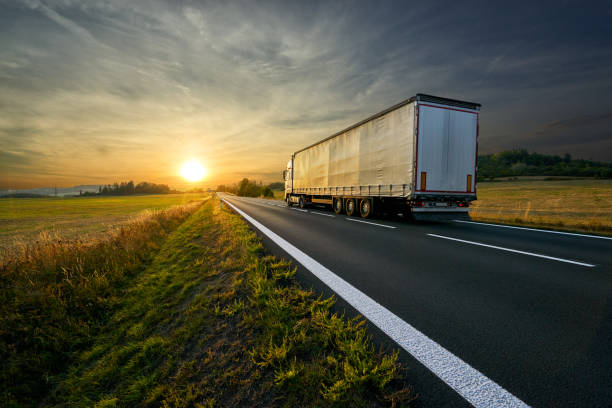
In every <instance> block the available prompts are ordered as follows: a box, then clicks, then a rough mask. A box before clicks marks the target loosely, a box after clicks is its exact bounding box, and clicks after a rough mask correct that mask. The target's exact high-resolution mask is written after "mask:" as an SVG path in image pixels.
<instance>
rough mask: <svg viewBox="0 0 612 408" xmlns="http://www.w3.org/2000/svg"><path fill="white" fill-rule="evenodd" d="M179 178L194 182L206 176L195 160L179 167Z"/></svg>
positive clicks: (203, 169) (202, 167)
mask: <svg viewBox="0 0 612 408" xmlns="http://www.w3.org/2000/svg"><path fill="white" fill-rule="evenodd" d="M181 176H183V178H185V179H186V180H187V181H191V182H196V181H200V180H202V179H203V178H204V177H205V176H206V169H205V168H204V166H202V165H201V164H200V162H199V161H197V160H190V161H188V162H186V163H185V164H183V167H181Z"/></svg>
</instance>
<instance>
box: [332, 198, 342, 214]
mask: <svg viewBox="0 0 612 408" xmlns="http://www.w3.org/2000/svg"><path fill="white" fill-rule="evenodd" d="M343 204H344V203H343V202H342V198H340V197H334V212H335V213H336V214H342V210H344V205H343Z"/></svg>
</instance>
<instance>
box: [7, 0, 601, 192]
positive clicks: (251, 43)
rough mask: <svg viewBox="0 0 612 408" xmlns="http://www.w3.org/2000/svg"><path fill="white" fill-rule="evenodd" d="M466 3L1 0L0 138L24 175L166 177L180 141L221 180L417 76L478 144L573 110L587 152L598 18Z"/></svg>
mask: <svg viewBox="0 0 612 408" xmlns="http://www.w3.org/2000/svg"><path fill="white" fill-rule="evenodd" d="M473 6H474V5H471V6H470V5H467V6H464V5H458V4H455V3H452V2H449V3H445V4H434V5H431V4H425V3H423V4H411V5H407V4H405V3H404V2H387V3H386V4H385V5H376V6H374V5H368V4H365V3H358V4H355V3H344V2H332V3H329V2H320V3H319V2H312V3H308V4H307V5H306V4H302V3H291V2H278V3H275V2H226V3H217V2H212V3H197V2H165V1H146V2H145V1H138V0H135V1H130V2H123V1H118V0H109V1H106V2H93V3H92V2H76V1H74V2H73V1H64V0H63V1H44V2H42V1H35V0H31V1H28V2H27V3H26V5H25V6H23V4H21V3H14V4H9V5H8V6H7V7H6V8H5V10H4V11H5V12H3V13H0V129H5V131H4V133H0V142H3V143H4V142H11V143H18V144H19V145H20V146H22V148H23V149H25V150H29V151H31V152H32V153H27V152H25V150H24V151H23V155H24V157H25V158H27V157H30V156H29V155H31V157H36V160H31V161H30V162H29V163H30V164H29V165H30V166H31V167H32V169H38V170H37V171H35V172H36V173H37V174H42V173H48V174H51V173H53V174H64V175H65V177H69V176H70V175H71V174H74V175H75V178H78V177H81V178H93V177H94V176H96V175H100V174H103V175H106V176H107V177H108V178H109V179H108V180H107V181H108V182H112V181H114V180H113V179H112V178H113V177H129V178H137V176H140V177H141V178H142V179H148V180H151V181H156V180H158V181H160V180H162V179H166V180H171V181H172V182H178V180H177V179H176V178H173V177H174V173H175V170H174V167H175V165H176V163H180V161H182V160H185V159H186V158H187V157H191V156H194V155H195V156H198V157H201V159H202V160H205V161H207V162H209V163H210V167H211V168H212V167H214V169H212V171H211V173H212V174H215V177H217V178H218V180H211V182H214V181H219V182H230V181H232V180H231V178H232V177H235V175H236V174H242V173H243V174H245V175H248V174H250V172H258V174H261V175H263V176H265V175H269V176H270V177H272V175H276V174H277V173H278V169H279V168H280V169H282V167H283V166H284V165H285V163H286V160H287V157H288V155H289V154H290V153H291V152H292V151H295V150H297V149H298V148H300V147H303V146H305V145H308V144H310V143H312V142H314V141H316V140H318V139H321V138H323V137H326V136H328V135H329V134H332V133H334V132H336V131H338V130H340V129H342V128H344V127H346V126H347V125H350V124H352V123H355V122H357V121H359V120H361V119H363V118H365V117H367V116H369V115H371V114H373V113H375V112H378V111H380V110H382V109H384V108H386V107H388V106H391V105H392V104H394V103H396V102H398V101H401V100H404V99H406V98H407V97H409V96H412V95H414V94H415V93H417V92H426V93H432V94H439V95H441V96H447V97H453V98H458V99H467V100H472V101H475V102H480V103H482V104H483V111H482V114H481V148H482V149H483V151H486V150H487V149H489V150H495V149H498V148H501V147H503V146H507V145H511V146H515V145H517V144H521V143H525V144H528V145H529V146H534V147H537V148H538V149H542V150H543V151H547V149H548V150H549V149H550V147H547V145H546V144H547V143H556V142H558V141H559V140H561V139H562V140H563V141H564V142H565V141H568V142H569V140H570V136H568V135H570V134H571V131H570V130H563V132H565V133H563V132H561V128H564V129H565V128H569V127H570V126H571V123H565V122H567V121H568V120H570V119H567V118H582V119H576V120H578V121H580V120H582V121H583V122H585V125H584V126H583V125H580V126H581V127H580V126H579V124H578V123H576V124H575V125H573V126H575V129H577V130H579V131H580V132H582V134H583V140H584V141H587V140H592V143H591V142H589V143H590V144H589V147H588V149H592V151H597V150H601V149H597V143H600V141H603V140H606V134H605V132H603V133H602V129H600V128H599V127H597V128H596V127H593V126H587V125H586V124H588V123H590V122H592V121H601V122H602V123H603V122H605V121H603V119H602V120H599V119H597V118H598V117H600V116H602V115H604V116H605V115H606V114H607V113H606V112H610V109H609V108H610V102H609V97H608V95H609V93H610V91H612V78H611V77H610V75H609V74H608V72H607V67H608V66H610V64H611V63H612V51H610V50H612V47H609V46H608V45H610V44H609V42H610V38H612V33H611V32H610V28H609V25H608V24H607V23H606V21H605V19H600V18H598V17H596V16H595V14H596V13H595V12H593V11H592V12H590V14H589V11H588V10H586V8H584V9H583V10H582V11H581V12H580V13H579V14H576V13H573V12H570V11H564V9H563V7H559V8H558V9H556V11H555V13H557V14H556V15H555V18H548V17H546V16H547V15H548V14H546V13H548V12H546V13H545V12H544V11H545V10H544V9H543V8H542V7H541V6H539V5H532V6H530V7H529V8H527V9H525V8H523V6H521V5H516V6H513V7H512V8H510V7H509V8H507V9H504V10H501V11H500V10H496V9H497V8H498V6H493V5H482V6H479V7H473ZM576 19H577V20H578V21H579V22H580V24H578V23H577V22H575V21H574V20H576ZM483 33H486V36H485V35H483ZM606 39H607V40H606ZM589 115H590V116H589ZM605 123H608V122H605ZM602 126H603V125H602ZM606 126H607V125H606ZM20 127H22V128H27V129H28V130H27V132H22V133H21V134H20V133H19V132H18V131H17V130H16V129H18V128H20ZM7 129H12V130H7ZM572 129H574V128H572ZM555 138H557V139H555ZM602 143H603V142H602ZM585 145H586V142H585ZM529 146H524V147H529ZM518 147H523V146H518ZM588 149H586V150H585V151H586V152H587V153H585V154H590V153H588V152H589V150H588ZM37 153H44V154H43V155H42V156H41V155H38V156H36V154H37ZM19 154H21V153H19ZM602 154H603V153H602ZM606 154H607V155H608V156H609V153H606ZM606 157H607V156H606ZM608 160H612V157H608ZM263 176H262V177H263ZM41 177H42V176H41ZM265 177H268V176H265ZM274 177H276V176H274ZM40 180H41V182H48V180H51V177H47V178H41V179H40ZM74 182H75V183H80V182H87V180H85V179H83V180H81V179H78V180H76V179H75V180H74Z"/></svg>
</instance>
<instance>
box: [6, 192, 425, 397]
mask: <svg viewBox="0 0 612 408" xmlns="http://www.w3.org/2000/svg"><path fill="white" fill-rule="evenodd" d="M139 222H140V223H137V222H136V221H132V222H130V223H128V224H126V225H125V226H124V227H122V228H121V230H119V231H116V232H115V234H114V235H112V236H111V237H109V239H108V240H106V241H98V240H96V241H94V242H95V243H94V244H93V245H91V246H88V245H86V244H84V243H74V242H73V243H68V242H56V241H54V242H39V243H33V244H32V245H33V246H32V247H30V251H29V252H27V253H23V254H22V255H21V256H20V257H16V258H13V259H12V260H10V262H9V263H7V264H5V265H0V274H1V275H2V276H1V277H2V279H1V280H0V297H1V298H2V299H3V302H2V303H1V304H0V307H1V309H0V345H2V347H0V368H1V371H0V406H75V407H81V406H82V407H91V406H96V407H120V406H163V407H213V406H243V405H257V406H263V407H266V406H298V405H299V406H400V405H405V404H407V403H409V401H410V400H412V399H413V398H414V394H413V392H412V391H411V390H410V388H408V387H406V385H405V383H404V381H405V380H404V377H403V375H404V374H403V373H404V370H403V369H401V368H400V367H399V365H398V363H397V354H395V353H389V354H381V353H380V352H377V351H375V349H374V346H373V345H372V343H371V342H370V340H369V339H368V337H367V336H366V334H365V330H364V326H363V321H362V320H360V319H354V320H348V319H345V318H344V317H342V316H338V315H336V314H333V313H332V312H331V308H332V305H333V303H334V302H333V300H332V299H323V298H318V297H316V296H315V294H314V293H313V292H311V291H308V290H304V289H302V288H301V287H300V286H299V284H298V283H297V282H296V281H295V279H294V277H293V276H294V273H295V270H294V268H293V267H292V266H291V265H290V264H288V263H287V262H285V261H281V260H278V259H276V258H274V257H272V256H268V255H266V253H265V251H264V249H263V246H262V244H261V242H260V240H259V239H258V238H257V236H256V235H255V234H254V233H253V232H252V231H251V230H250V229H249V227H248V226H247V224H246V223H245V222H244V221H243V220H242V219H241V218H240V217H239V216H237V215H235V214H233V213H232V212H230V211H229V210H228V209H227V208H225V209H224V210H221V209H220V208H219V205H218V203H217V201H216V200H209V201H207V202H206V203H204V204H203V205H199V204H192V205H191V206H186V207H174V208H173V209H169V210H165V211H161V212H156V213H148V214H145V215H144V216H141V218H140V221H139Z"/></svg>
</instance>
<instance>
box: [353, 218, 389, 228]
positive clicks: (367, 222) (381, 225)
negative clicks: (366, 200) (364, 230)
mask: <svg viewBox="0 0 612 408" xmlns="http://www.w3.org/2000/svg"><path fill="white" fill-rule="evenodd" d="M345 220H347V221H353V222H362V223H364V224H370V225H377V226H379V227H385V228H394V229H395V228H397V227H394V226H393V225H384V224H377V223H375V222H370V221H362V220H355V219H352V218H345Z"/></svg>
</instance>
